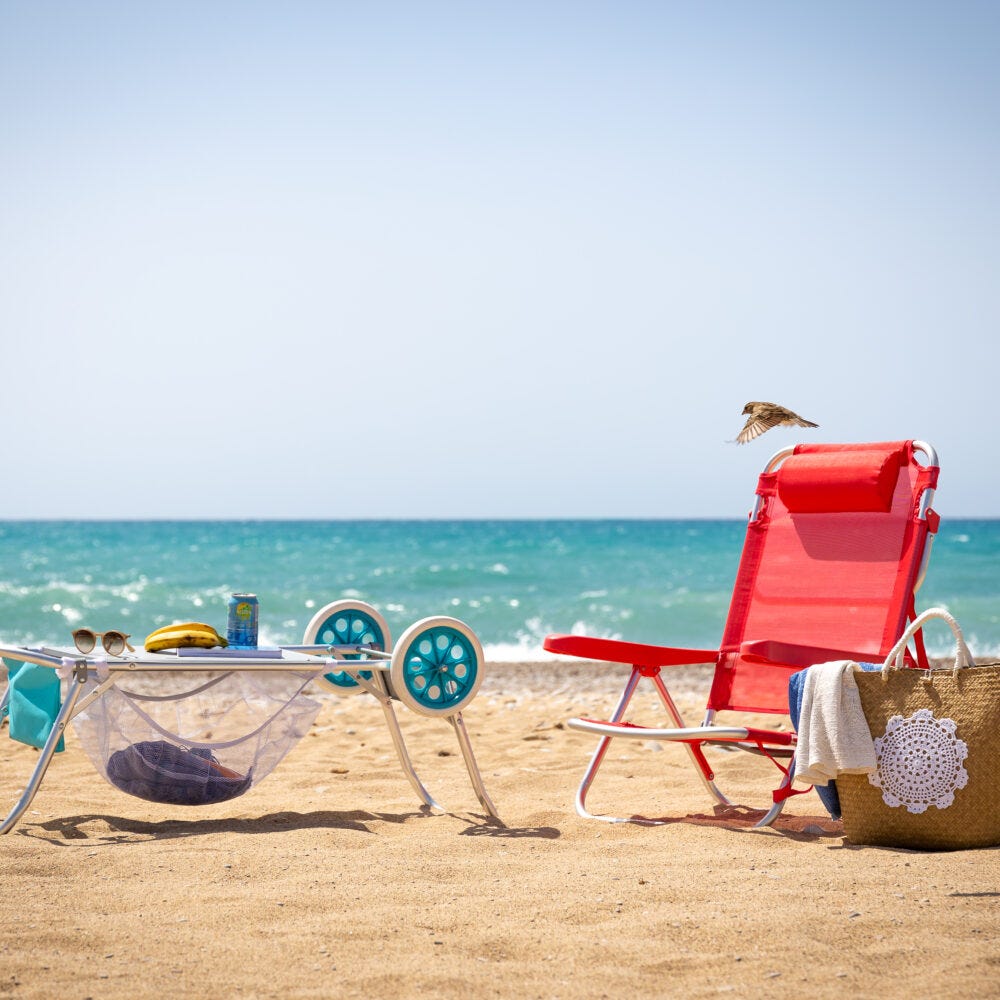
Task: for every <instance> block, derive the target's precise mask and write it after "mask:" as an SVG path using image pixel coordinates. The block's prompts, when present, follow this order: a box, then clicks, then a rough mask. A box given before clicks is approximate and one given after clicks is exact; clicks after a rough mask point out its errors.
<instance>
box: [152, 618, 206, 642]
mask: <svg viewBox="0 0 1000 1000" xmlns="http://www.w3.org/2000/svg"><path fill="white" fill-rule="evenodd" d="M177 629H191V630H194V631H201V632H215V634H216V635H218V634H219V633H218V632H216V631H215V629H214V628H213V627H212V626H211V625H206V624H205V622H174V623H173V625H164V626H163V627H162V628H155V629H153V631H152V632H150V633H149V635H147V636H146V641H147V642H148V641H149V640H150V639H152V638H153V637H154V636H157V635H160V634H161V633H162V632H176V631H177Z"/></svg>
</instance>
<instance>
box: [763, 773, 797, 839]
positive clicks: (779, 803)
mask: <svg viewBox="0 0 1000 1000" xmlns="http://www.w3.org/2000/svg"><path fill="white" fill-rule="evenodd" d="M794 777H795V758H794V757H793V758H792V759H791V760H790V761H789V762H788V770H787V771H785V776H784V777H783V778H782V779H781V784H780V785H778V791H779V792H783V791H784V790H785V789H786V788H789V787H791V784H792V778H794ZM787 801H788V798H787V796H786V797H785V798H781V799H775V801H774V805H773V806H771V808H770V809H769V810H768V812H767V815H766V816H764V817H763V818H762V819H760V820H758V821H757V822H756V823H754V829H757V828H758V827H765V826H770V825H771V824H772V823H773V822H774V821H775V820H776V819H777V818H778V817H779V816H780V815H781V810H782V809H784V808H785V803H786V802H787Z"/></svg>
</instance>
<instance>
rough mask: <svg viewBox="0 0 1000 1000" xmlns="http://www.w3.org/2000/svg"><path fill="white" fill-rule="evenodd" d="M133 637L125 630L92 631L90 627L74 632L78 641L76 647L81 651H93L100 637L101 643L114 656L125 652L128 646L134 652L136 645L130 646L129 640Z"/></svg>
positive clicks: (75, 639)
mask: <svg viewBox="0 0 1000 1000" xmlns="http://www.w3.org/2000/svg"><path fill="white" fill-rule="evenodd" d="M131 638H132V636H131V635H127V634H126V633H125V632H117V631H111V632H91V630H90V629H89V628H78V629H77V630H76V631H75V632H74V633H73V642H75V643H76V648H77V649H78V650H80V652H81V653H90V652H93V650H94V647H95V646H96V645H97V640H98V639H100V640H101V645H102V646H103V647H104V648H105V650H107V652H109V653H110V654H111V655H112V656H118V655H119V654H121V653H124V652H125V649H126V647H127V648H128V649H129V651H130V652H133V653H134V652H135V646H130V645H129V642H128V640H129V639H131Z"/></svg>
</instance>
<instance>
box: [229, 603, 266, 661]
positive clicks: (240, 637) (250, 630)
mask: <svg viewBox="0 0 1000 1000" xmlns="http://www.w3.org/2000/svg"><path fill="white" fill-rule="evenodd" d="M228 609H229V617H228V620H227V623H226V641H227V642H228V643H229V645H230V646H236V647H240V646H242V647H244V648H250V649H253V648H256V646H257V617H258V613H259V610H260V603H259V602H258V600H257V595H256V594H233V596H232V597H230V598H229V602H228Z"/></svg>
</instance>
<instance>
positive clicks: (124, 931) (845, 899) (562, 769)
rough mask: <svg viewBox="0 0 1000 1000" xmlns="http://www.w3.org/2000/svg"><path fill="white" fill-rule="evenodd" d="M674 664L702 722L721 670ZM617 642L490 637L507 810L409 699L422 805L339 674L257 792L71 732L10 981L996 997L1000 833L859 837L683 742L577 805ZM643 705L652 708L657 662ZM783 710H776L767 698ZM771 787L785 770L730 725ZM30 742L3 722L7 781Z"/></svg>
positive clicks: (34, 842)
mask: <svg viewBox="0 0 1000 1000" xmlns="http://www.w3.org/2000/svg"><path fill="white" fill-rule="evenodd" d="M671 676H672V678H673V679H674V685H673V687H672V690H674V691H675V693H679V697H678V702H679V705H680V707H681V709H682V711H683V712H684V714H685V717H686V718H687V719H688V721H691V722H694V721H697V720H698V718H699V716H700V712H701V709H702V707H703V705H704V701H705V693H706V690H707V683H708V674H707V673H706V672H705V671H704V670H703V669H701V668H681V669H678V670H677V671H675V672H674V673H673V674H672V675H671ZM623 681H624V674H623V672H622V668H615V667H610V666H607V665H591V664H562V663H550V664H517V665H512V664H508V665H503V664H492V665H490V667H489V672H488V676H487V679H486V682H485V683H484V686H483V689H482V690H481V692H480V693H479V695H478V697H477V698H476V700H475V701H474V702H473V703H472V704H471V705H470V706H469V707H468V709H467V710H466V712H465V721H466V724H467V726H468V729H469V732H470V735H471V737H472V742H473V747H474V749H475V752H476V755H477V758H478V760H479V763H480V766H481V768H482V772H483V775H484V779H485V782H486V787H487V789H488V791H489V793H490V795H491V796H492V798H493V800H494V802H495V803H496V805H497V808H498V811H499V813H500V815H501V817H502V822H499V823H498V822H496V821H492V820H490V819H489V818H488V817H487V816H486V815H484V812H483V810H482V808H481V807H480V805H479V803H478V802H477V800H476V797H475V795H474V793H473V790H472V788H471V786H470V784H469V781H468V779H467V776H466V773H465V770H464V767H463V765H462V759H461V756H460V754H459V752H458V746H457V743H456V741H455V738H454V735H453V733H452V731H451V729H450V728H449V726H448V725H447V724H446V723H445V722H442V721H439V720H427V719H423V718H420V717H418V716H416V715H414V714H413V713H411V712H408V711H407V710H406V709H405V708H402V707H400V708H399V711H398V715H399V718H400V722H401V724H402V727H403V730H404V732H405V734H406V738H407V742H408V745H409V747H410V750H411V753H412V755H413V758H414V762H415V764H416V767H417V771H418V773H419V774H420V776H421V778H422V779H423V780H424V782H425V784H426V785H427V786H428V788H429V789H430V791H431V792H432V794H433V795H434V796H435V797H436V798H437V799H438V800H439V801H441V802H442V803H443V804H444V805H445V806H446V807H447V808H448V809H449V810H450V811H449V812H448V813H446V814H444V815H440V814H434V813H431V812H430V811H428V810H426V809H422V808H420V804H419V802H418V800H416V798H415V796H414V794H413V791H412V790H411V788H410V786H409V784H408V783H407V781H406V780H405V778H404V777H403V774H402V772H401V770H400V768H399V766H398V764H397V761H396V758H395V755H394V751H393V747H392V743H391V741H390V738H389V735H388V733H387V731H386V728H385V725H384V722H383V718H382V713H381V710H380V708H379V706H378V705H377V703H376V702H375V701H374V700H373V699H372V698H371V697H370V696H367V695H360V696H357V697H350V698H341V697H337V696H335V695H333V694H329V695H326V694H324V695H322V696H321V697H322V699H323V708H322V711H321V713H320V715H319V717H318V718H317V721H316V723H315V725H314V727H313V729H312V731H311V732H310V734H309V736H307V737H306V738H305V739H304V740H303V741H302V742H301V743H300V744H299V745H298V746H297V747H296V748H295V750H294V751H293V752H292V753H291V754H290V755H289V756H288V757H287V758H286V759H285V760H284V761H283V762H282V763H281V764H280V765H279V767H278V768H277V769H276V770H275V772H274V773H273V774H272V775H270V776H269V777H268V778H267V779H266V780H264V781H263V782H262V783H261V784H260V785H259V786H258V787H256V788H254V789H253V790H252V791H250V792H249V793H248V794H246V795H245V796H243V797H241V798H238V799H235V800H233V801H230V802H227V803H223V804H219V805H215V806H209V807H204V808H199V809H184V808H180V807H168V806H159V805H154V804H151V803H147V802H144V801H142V800H139V799H136V798H132V797H129V796H127V795H124V794H123V793H121V792H119V791H117V790H116V789H114V788H112V787H111V786H110V785H108V784H107V783H106V782H105V781H104V780H103V779H102V778H101V777H100V776H99V775H98V774H97V773H96V772H95V771H94V769H93V767H92V765H91V763H90V761H89V759H88V758H87V757H86V756H85V755H84V754H83V752H82V751H81V750H80V747H79V743H78V741H77V739H76V737H75V735H73V734H72V733H71V734H70V736H69V738H68V741H67V742H68V747H67V751H66V752H65V753H64V754H61V755H60V756H58V757H57V758H56V759H55V760H54V762H53V765H52V767H51V768H50V771H49V774H48V777H47V778H46V780H45V783H44V784H43V786H42V789H41V791H40V792H39V794H38V796H37V797H36V798H35V801H34V802H33V804H32V806H31V809H30V810H29V812H28V813H27V814H26V815H25V816H24V817H23V819H22V820H21V822H20V824H19V825H18V827H17V828H16V829H15V830H14V831H13V832H12V833H11V834H9V835H8V836H7V837H5V838H4V839H3V840H2V841H0V872H2V884H3V901H4V903H3V912H4V920H3V921H2V925H0V996H2V997H11V998H24V1000H28V998H46V1000H47V998H51V997H55V996H59V997H67V998H84V997H92V998H94V1000H99V998H119V997H121V998H126V997H127V998H135V997H154V996H155V997H164V996H170V997H227V996H241V997H372V996H393V997H418V996H433V997H446V998H460V997H461V998H467V997H480V996H482V997H512V998H520V997H525V998H528V997H539V998H556V997H560V998H567V997H581V998H583V997H587V998H590V997H593V998H599V997H608V998H615V997H626V996H628V997H636V998H642V997H674V996H683V997H707V996H715V995H717V994H730V995H735V996H751V995H761V994H764V995H773V996H794V995H809V996H813V997H841V996H844V995H853V996H859V997H875V996H878V997H923V996H928V997H929V996H936V997H949V998H961V997H968V998H973V997H976V998H982V997H990V996H1000V948H998V944H997V939H998V930H1000V850H998V849H990V850H974V851H960V852H952V853H921V852H914V851H905V850H890V849H882V848H871V847H859V846H856V845H852V844H849V843H847V842H846V841H845V839H844V836H843V833H842V830H841V828H840V826H839V824H837V823H834V822H832V821H830V820H829V819H828V818H826V814H825V813H824V811H823V808H822V805H821V803H820V801H819V799H818V798H817V797H816V796H815V795H814V794H810V795H803V796H799V797H796V798H794V799H793V800H792V801H791V802H790V804H789V805H788V807H787V809H786V811H785V814H784V816H783V817H782V818H781V819H780V820H779V822H778V824H777V825H776V827H775V828H774V829H771V830H755V829H753V827H752V824H753V822H754V820H755V819H756V818H757V817H758V816H759V815H760V812H758V811H754V810H753V809H750V808H746V809H736V810H731V811H729V812H724V813H723V812H717V811H716V810H714V809H713V807H712V803H711V801H710V800H709V798H708V796H707V794H706V793H705V791H704V789H703V788H702V786H701V784H700V782H699V780H698V778H697V776H696V774H695V772H694V771H693V769H692V768H691V766H690V764H689V763H688V760H687V756H686V754H685V753H684V752H683V751H682V750H681V749H679V748H676V747H666V748H662V749H657V748H655V747H654V746H651V745H649V744H642V743H639V744H629V745H624V746H621V747H620V749H619V746H618V745H616V746H614V747H613V748H612V750H611V752H610V753H609V756H608V759H607V762H606V764H605V768H604V770H603V771H602V773H601V775H600V776H599V778H598V781H597V783H596V784H595V785H594V788H593V790H592V792H591V797H590V803H589V804H590V805H591V806H592V808H594V809H595V810H608V811H612V812H616V813H617V814H619V815H631V814H634V813H641V814H643V815H646V816H650V817H658V818H660V819H662V820H663V821H664V822H662V823H661V824H659V825H655V826H650V825H637V824H615V825H613V824H607V823H599V822H594V821H589V820H584V819H581V818H579V817H577V815H576V813H575V812H574V807H573V802H574V796H575V793H576V788H577V785H578V783H579V780H580V777H581V774H582V772H583V769H584V768H585V766H586V763H587V760H588V759H589V755H590V752H591V751H592V749H593V745H594V739H593V737H589V736H587V735H585V734H580V733H575V732H573V731H571V730H568V729H566V728H565V722H566V720H567V719H568V718H570V717H572V716H573V715H577V714H598V713H602V712H607V711H610V709H611V708H612V706H613V705H614V702H615V700H616V696H617V691H618V689H619V688H620V686H621V684H622V683H623ZM641 692H642V693H641V694H640V695H639V696H638V697H637V702H636V708H635V711H634V712H633V713H632V717H633V718H634V719H636V720H642V719H648V720H653V719H655V720H659V719H661V718H662V711H661V710H660V709H659V707H658V703H657V702H656V700H655V696H654V695H653V694H652V693H651V690H650V689H641ZM767 721H769V722H773V720H767ZM713 753H714V757H713V762H717V763H718V775H719V783H720V786H721V787H723V789H724V790H728V791H731V792H732V794H733V795H734V796H736V797H737V798H738V799H739V801H743V802H746V803H747V804H748V805H750V806H757V807H763V806H764V804H765V803H767V802H768V801H769V792H770V789H771V787H772V786H773V784H774V777H775V775H776V774H777V772H776V771H775V770H774V768H773V766H772V765H771V764H769V763H768V762H767V761H764V760H761V759H759V758H754V757H750V756H749V755H746V754H741V753H738V752H726V751H722V750H718V751H713ZM35 754H36V751H34V750H32V749H29V748H26V747H23V746H21V745H19V744H15V743H13V742H12V741H10V740H8V739H7V738H6V735H5V734H4V735H3V737H2V740H0V759H2V762H3V769H2V788H3V799H4V805H3V808H4V810H6V809H7V808H9V805H10V804H11V803H12V802H13V800H14V797H15V791H16V790H17V789H19V788H20V787H22V786H23V783H24V781H25V780H26V778H27V776H28V774H29V772H30V769H31V767H32V765H33V761H34V759H35Z"/></svg>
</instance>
